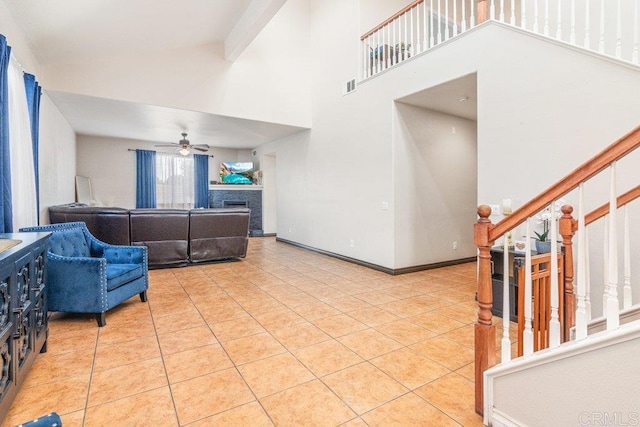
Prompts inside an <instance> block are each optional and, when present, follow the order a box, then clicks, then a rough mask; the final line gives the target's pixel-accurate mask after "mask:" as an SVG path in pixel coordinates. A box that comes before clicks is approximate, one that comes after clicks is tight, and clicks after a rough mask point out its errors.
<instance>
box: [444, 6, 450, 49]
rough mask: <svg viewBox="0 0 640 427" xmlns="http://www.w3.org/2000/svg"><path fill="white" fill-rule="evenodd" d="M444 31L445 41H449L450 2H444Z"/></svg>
mask: <svg viewBox="0 0 640 427" xmlns="http://www.w3.org/2000/svg"><path fill="white" fill-rule="evenodd" d="M444 30H445V31H446V33H445V34H444V39H445V40H449V1H448V0H445V1H444Z"/></svg>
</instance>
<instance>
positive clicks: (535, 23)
mask: <svg viewBox="0 0 640 427" xmlns="http://www.w3.org/2000/svg"><path fill="white" fill-rule="evenodd" d="M539 29H540V28H539V26H538V0H534V2H533V32H534V33H537V32H538V30H539Z"/></svg>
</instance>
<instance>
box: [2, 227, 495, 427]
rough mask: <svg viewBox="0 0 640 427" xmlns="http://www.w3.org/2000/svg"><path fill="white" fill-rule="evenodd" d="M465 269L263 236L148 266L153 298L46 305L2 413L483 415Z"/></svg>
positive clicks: (67, 419) (445, 418)
mask: <svg viewBox="0 0 640 427" xmlns="http://www.w3.org/2000/svg"><path fill="white" fill-rule="evenodd" d="M475 272H476V267H475V264H473V263H471V264H463V265H459V266H452V267H446V268H441V269H437V270H430V271H423V272H418V273H412V274H405V275H400V276H395V277H394V276H389V275H387V274H384V273H380V272H376V271H373V270H369V269H366V268H363V267H360V266H356V265H353V264H349V263H346V262H342V261H339V260H336V259H334V258H330V257H326V256H323V255H319V254H316V253H313V252H309V251H305V250H302V249H299V248H296V247H293V246H290V245H287V244H283V243H277V242H276V241H275V239H274V238H259V239H251V241H250V244H249V254H248V256H247V258H245V259H244V260H242V261H240V262H230V263H221V264H210V265H203V266H194V267H187V268H178V269H166V270H154V271H151V272H150V287H149V302H148V303H147V304H145V303H141V302H140V301H139V299H138V298H132V299H130V300H129V301H127V302H126V303H125V304H123V305H121V306H120V307H118V308H116V309H114V310H111V311H110V312H109V313H108V314H107V326H106V327H104V328H98V327H97V325H96V322H95V320H94V319H93V317H91V316H82V315H63V314H61V313H55V314H53V315H52V318H51V322H50V338H49V345H48V348H49V351H48V352H47V353H46V354H41V355H39V356H38V358H37V360H36V363H35V364H34V366H33V368H32V370H31V372H30V373H29V376H28V378H27V381H26V382H25V384H24V385H23V387H22V389H21V391H20V393H19V394H18V396H17V397H16V399H15V402H14V404H13V406H12V408H11V410H10V412H9V414H8V415H7V417H6V419H5V420H4V421H3V424H2V425H3V426H11V425H15V424H17V423H19V422H20V421H24V420H28V419H31V418H34V417H36V416H38V415H41V414H44V413H46V412H48V411H52V410H53V411H57V412H58V413H59V414H61V416H62V419H63V424H64V425H65V427H67V426H69V427H73V426H82V425H85V426H114V425H118V426H151V425H153V426H178V425H180V426H185V425H188V426H194V427H195V426H210V425H230V426H240V425H246V426H262V425H264V426H270V425H274V424H275V425H283V426H288V425H292V426H316V425H317V426H325V425H326V426H337V425H345V426H366V425H370V426H389V425H419V426H432V425H433V426H448V425H452V426H455V425H465V426H479V425H482V422H481V418H480V417H479V416H478V415H476V414H475V413H474V409H473V408H474V405H473V394H474V388H473V327H472V323H473V322H474V321H475V318H476V310H477V308H476V304H475V302H474V293H475ZM498 326H499V325H498ZM498 336H500V333H499V334H498Z"/></svg>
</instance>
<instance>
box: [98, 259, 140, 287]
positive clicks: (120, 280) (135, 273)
mask: <svg viewBox="0 0 640 427" xmlns="http://www.w3.org/2000/svg"><path fill="white" fill-rule="evenodd" d="M142 276H143V272H142V266H141V265H140V264H109V263H107V292H109V291H112V290H114V289H116V288H119V287H120V286H122V285H124V284H125V283H129V282H130V281H132V280H134V279H137V278H138V277H142Z"/></svg>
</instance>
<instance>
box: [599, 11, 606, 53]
mask: <svg viewBox="0 0 640 427" xmlns="http://www.w3.org/2000/svg"><path fill="white" fill-rule="evenodd" d="M604 2H605V0H600V42H599V43H598V52H600V53H604Z"/></svg>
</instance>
